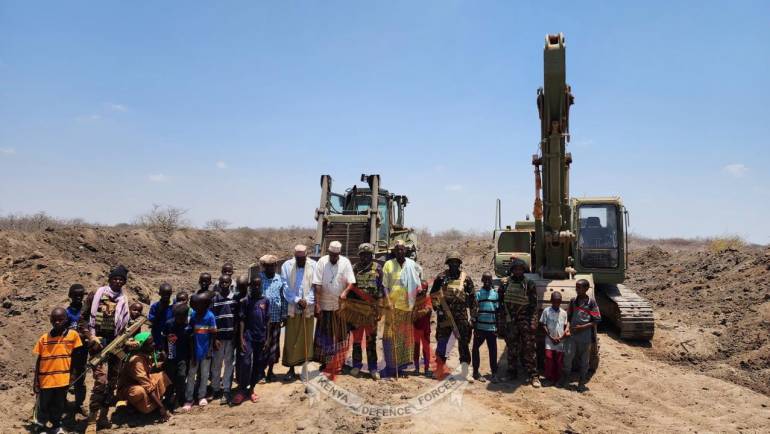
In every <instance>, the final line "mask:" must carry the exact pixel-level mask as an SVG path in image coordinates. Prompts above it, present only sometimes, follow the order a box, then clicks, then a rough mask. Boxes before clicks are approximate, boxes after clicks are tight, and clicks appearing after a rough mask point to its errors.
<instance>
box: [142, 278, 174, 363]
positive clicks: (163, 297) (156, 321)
mask: <svg viewBox="0 0 770 434" xmlns="http://www.w3.org/2000/svg"><path fill="white" fill-rule="evenodd" d="M173 292H174V290H173V288H171V284H169V283H166V282H163V283H161V284H160V287H159V288H158V295H159V296H160V300H159V301H156V302H155V303H153V304H152V306H150V313H149V314H148V315H147V320H148V321H150V331H152V341H153V342H154V343H155V349H156V350H158V351H166V348H165V346H166V345H165V342H166V341H165V339H163V328H164V327H165V326H166V323H167V322H168V320H170V319H171V318H172V317H173V314H172V313H171V294H172V293H173Z"/></svg>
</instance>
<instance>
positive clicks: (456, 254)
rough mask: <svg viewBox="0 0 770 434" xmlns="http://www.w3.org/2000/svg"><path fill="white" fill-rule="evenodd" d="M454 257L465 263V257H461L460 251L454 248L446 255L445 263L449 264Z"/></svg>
mask: <svg viewBox="0 0 770 434" xmlns="http://www.w3.org/2000/svg"><path fill="white" fill-rule="evenodd" d="M452 259H457V260H458V261H460V263H461V264H462V263H463V258H462V257H460V252H458V251H457V250H452V251H451V252H449V253H448V254H447V255H446V260H444V264H448V263H449V261H451V260H452Z"/></svg>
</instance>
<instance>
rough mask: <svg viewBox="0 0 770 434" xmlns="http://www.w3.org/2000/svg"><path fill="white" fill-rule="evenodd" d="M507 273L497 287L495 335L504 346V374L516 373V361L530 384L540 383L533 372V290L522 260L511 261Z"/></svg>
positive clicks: (534, 343) (534, 350)
mask: <svg viewBox="0 0 770 434" xmlns="http://www.w3.org/2000/svg"><path fill="white" fill-rule="evenodd" d="M510 270H511V271H510V273H509V277H508V278H507V282H504V283H503V285H501V288H500V300H501V301H502V302H501V303H500V312H499V314H498V316H497V318H498V330H499V334H498V336H502V337H503V339H505V345H506V347H507V348H508V376H509V377H510V378H512V379H515V378H516V377H517V376H518V370H517V366H518V361H519V360H521V365H522V367H523V368H524V371H525V374H526V376H527V379H528V381H529V382H530V384H532V386H533V387H540V379H539V378H538V376H537V353H536V351H537V349H536V348H537V347H536V341H535V339H536V336H537V335H536V334H537V327H538V315H537V291H536V289H535V286H534V284H532V283H530V284H527V283H526V282H525V280H524V272H525V271H526V264H525V263H524V261H522V260H521V259H514V260H513V261H512V262H511V268H510Z"/></svg>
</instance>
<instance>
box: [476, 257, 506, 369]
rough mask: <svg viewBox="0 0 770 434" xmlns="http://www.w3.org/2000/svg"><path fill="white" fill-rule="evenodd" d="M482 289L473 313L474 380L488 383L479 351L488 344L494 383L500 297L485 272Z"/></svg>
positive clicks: (477, 295) (489, 274)
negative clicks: (480, 371) (482, 374)
mask: <svg viewBox="0 0 770 434" xmlns="http://www.w3.org/2000/svg"><path fill="white" fill-rule="evenodd" d="M481 283H482V285H483V286H482V287H481V288H480V289H479V290H478V292H476V306H477V310H476V311H475V312H473V315H472V318H473V347H472V348H473V349H472V351H471V354H472V359H473V379H474V380H476V381H481V382H484V381H486V380H485V379H484V377H482V376H481V374H480V373H479V366H480V365H481V360H480V359H481V356H480V354H479V349H480V348H481V345H482V344H483V343H484V342H486V343H487V349H488V350H489V367H490V368H491V369H492V379H493V382H494V380H495V378H496V375H497V309H498V305H499V303H500V296H499V295H498V293H497V290H496V289H495V288H493V287H492V273H489V272H485V273H484V274H483V275H482V276H481Z"/></svg>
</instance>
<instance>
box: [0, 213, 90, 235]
mask: <svg viewBox="0 0 770 434" xmlns="http://www.w3.org/2000/svg"><path fill="white" fill-rule="evenodd" d="M90 226H94V225H93V224H91V223H87V222H86V221H85V220H83V219H81V218H75V219H62V218H56V217H52V216H49V215H48V214H47V213H45V212H44V211H40V212H37V213H35V214H22V213H16V214H8V215H6V216H2V217H0V229H4V230H11V231H22V232H35V231H44V230H46V229H48V228H64V227H90Z"/></svg>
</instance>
